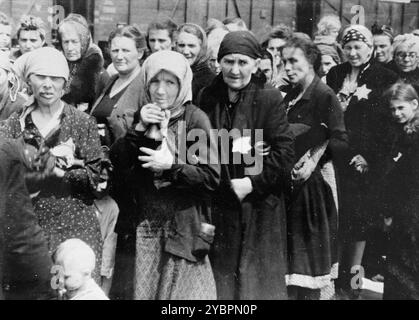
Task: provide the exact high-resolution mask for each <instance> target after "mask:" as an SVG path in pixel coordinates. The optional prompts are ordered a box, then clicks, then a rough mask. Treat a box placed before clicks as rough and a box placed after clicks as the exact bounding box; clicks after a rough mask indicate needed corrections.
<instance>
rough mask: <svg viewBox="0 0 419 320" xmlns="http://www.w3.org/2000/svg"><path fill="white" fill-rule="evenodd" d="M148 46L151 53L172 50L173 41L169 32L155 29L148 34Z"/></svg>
mask: <svg viewBox="0 0 419 320" xmlns="http://www.w3.org/2000/svg"><path fill="white" fill-rule="evenodd" d="M148 46H149V47H150V50H151V52H156V51H160V50H171V49H172V39H171V38H170V36H169V31H167V30H161V29H154V30H150V31H149V32H148Z"/></svg>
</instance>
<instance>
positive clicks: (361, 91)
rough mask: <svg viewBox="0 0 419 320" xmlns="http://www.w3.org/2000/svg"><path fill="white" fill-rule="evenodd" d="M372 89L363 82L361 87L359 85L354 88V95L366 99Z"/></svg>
mask: <svg viewBox="0 0 419 320" xmlns="http://www.w3.org/2000/svg"><path fill="white" fill-rule="evenodd" d="M371 91H372V90H371V89H368V88H367V85H366V84H364V85H363V86H362V87H359V88H357V89H356V92H355V93H354V96H356V97H357V98H358V100H361V99H368V95H369V94H370V92H371Z"/></svg>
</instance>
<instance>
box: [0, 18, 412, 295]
mask: <svg viewBox="0 0 419 320" xmlns="http://www.w3.org/2000/svg"><path fill="white" fill-rule="evenodd" d="M47 32H48V30H46V29H45V27H44V25H43V22H42V20H41V19H39V18H36V17H32V16H25V17H23V18H22V20H21V21H20V24H19V25H18V29H17V30H16V35H17V40H18V44H19V48H18V49H13V48H11V42H10V38H11V25H10V22H9V19H8V18H7V16H5V15H3V14H1V15H0V46H1V51H2V52H1V54H0V119H1V122H0V136H1V143H0V156H1V161H0V185H1V188H2V189H1V197H0V200H1V203H0V219H1V226H2V227H1V229H0V250H1V259H2V260H0V282H1V284H2V286H1V288H0V297H5V298H6V299H47V298H49V299H51V298H52V299H54V298H55V297H56V294H57V290H56V289H57V288H56V287H55V286H51V283H52V282H51V277H52V275H51V274H50V268H51V266H53V265H54V264H55V263H57V261H55V256H56V253H57V249H59V248H60V247H61V246H62V243H63V242H65V241H66V240H69V239H73V238H77V239H80V240H82V241H83V242H84V243H86V244H87V245H88V246H89V247H90V248H91V249H92V250H93V252H94V256H95V260H96V263H95V267H92V270H90V271H89V272H92V274H91V276H92V278H93V279H94V280H95V281H96V283H97V284H98V285H99V286H100V287H101V290H103V292H104V293H105V294H106V295H108V296H109V297H110V298H111V299H138V300H144V299H146V300H151V299H208V300H209V299H303V300H317V299H357V298H358V296H359V294H360V292H361V290H362V286H361V285H360V282H354V281H352V280H353V279H352V278H353V276H354V274H355V273H357V272H359V271H360V270H361V268H363V267H366V265H365V264H364V263H365V260H366V258H367V257H366V255H365V254H364V253H365V252H366V253H368V252H375V253H377V252H378V255H379V256H385V258H386V261H385V263H386V264H385V268H383V269H382V270H378V272H377V273H380V274H377V275H375V274H374V275H375V276H376V277H375V278H376V279H377V280H378V281H384V298H385V299H419V272H418V266H419V249H418V244H419V243H418V240H417V238H418V236H419V221H418V215H417V206H419V198H418V195H417V194H416V191H417V190H418V189H419V185H418V181H419V172H418V169H417V168H418V166H417V164H416V163H417V162H418V161H419V132H418V131H419V111H418V105H419V97H418V92H417V88H419V87H418V85H419V68H418V62H419V57H418V56H419V37H417V36H415V35H413V34H402V35H397V36H395V35H394V33H393V30H392V29H391V27H389V26H382V27H380V26H377V25H374V26H373V27H372V28H371V30H369V29H368V28H367V27H365V26H362V25H348V26H346V27H344V28H342V26H341V24H340V21H339V19H338V18H337V17H335V16H325V17H323V18H322V19H321V20H320V22H319V24H318V30H317V32H316V34H315V35H314V36H313V39H312V38H311V37H310V36H309V35H307V34H304V33H301V32H296V31H293V30H292V29H291V28H289V27H288V26H286V25H282V24H281V25H278V26H275V27H273V28H272V30H271V31H270V32H269V33H268V34H266V35H265V37H264V38H262V39H258V38H257V37H256V36H255V35H254V34H253V33H252V32H251V31H249V30H247V27H246V25H245V23H244V22H243V21H242V20H241V19H239V18H232V19H230V18H228V19H226V20H225V21H223V22H221V21H218V20H215V19H210V20H209V21H208V25H207V28H206V30H204V29H203V28H202V27H201V26H198V25H196V24H193V23H184V24H180V25H178V24H176V23H175V22H174V21H172V20H171V19H169V18H164V17H163V18H162V17H160V18H158V19H156V20H155V21H153V22H152V23H150V24H149V26H148V28H147V30H146V31H145V32H142V31H140V30H139V29H138V28H137V27H136V26H134V25H124V26H119V27H117V28H115V30H114V31H112V33H111V34H110V35H109V52H102V51H101V49H100V48H99V47H98V46H97V45H95V44H94V43H93V39H92V37H91V33H90V29H89V25H88V23H87V21H86V19H85V18H84V17H82V16H80V15H78V14H70V15H69V16H68V17H66V18H65V19H64V20H63V21H62V22H61V24H60V25H59V27H58V37H57V42H56V43H54V45H48V44H47V43H46V34H47ZM104 57H105V58H106V57H110V59H105V58H104ZM249 159H250V161H249ZM66 243H68V242H66ZM378 244H380V245H378ZM74 248H76V247H74ZM80 248H81V247H80ZM74 250H76V251H75V252H76V253H73V255H72V259H73V260H74V259H75V261H73V262H74V263H73V264H74V265H73V266H72V269H71V270H70V269H68V268H67V267H68V266H67V267H66V269H65V270H64V276H65V278H66V279H67V278H68V279H70V278H72V277H74V272H75V271H74V270H76V269H77V268H76V267H75V265H77V263H78V260H77V258H74V257H77V249H74ZM58 251H60V252H62V250H61V249H59V250H58ZM84 252H85V251H84ZM83 257H84V255H83V252H80V261H81V260H83V259H84V258H83ZM363 261H364V262H363ZM77 270H79V269H77ZM80 270H81V269H80ZM374 271H375V270H374ZM83 272H84V271H83ZM367 272H368V270H367ZM82 278H83V277H80V279H82ZM68 279H67V280H68ZM83 279H84V278H83ZM89 279H90V278H89ZM67 280H65V279H64V288H61V289H64V291H65V290H67V292H68V293H71V292H72V291H73V295H71V294H68V297H70V298H71V297H72V296H76V294H74V292H76V291H75V290H78V288H82V287H83V285H82V282H83V281H82V280H80V281H79V282H80V284H79V287H77V286H76V285H75V284H74V283H75V282H74V281H73V283H72V284H70V281H69V280H68V281H67ZM73 280H74V279H73ZM89 283H90V282H89ZM83 288H84V287H83ZM80 290H81V289H80ZM79 296H80V294H79Z"/></svg>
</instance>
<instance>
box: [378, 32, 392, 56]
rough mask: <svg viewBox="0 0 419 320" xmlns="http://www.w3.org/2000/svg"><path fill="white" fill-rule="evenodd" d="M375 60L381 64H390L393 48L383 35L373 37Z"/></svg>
mask: <svg viewBox="0 0 419 320" xmlns="http://www.w3.org/2000/svg"><path fill="white" fill-rule="evenodd" d="M374 50H375V58H376V59H377V60H378V61H379V62H382V63H387V62H390V60H391V59H392V58H393V47H392V45H391V41H390V38H389V37H388V36H385V35H376V36H374Z"/></svg>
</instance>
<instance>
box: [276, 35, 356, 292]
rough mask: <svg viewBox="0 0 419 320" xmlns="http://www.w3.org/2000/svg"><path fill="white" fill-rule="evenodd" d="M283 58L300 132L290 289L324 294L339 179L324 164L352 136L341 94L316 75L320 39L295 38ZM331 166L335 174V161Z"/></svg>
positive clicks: (292, 117) (333, 266) (290, 218)
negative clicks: (329, 177) (330, 179)
mask: <svg viewBox="0 0 419 320" xmlns="http://www.w3.org/2000/svg"><path fill="white" fill-rule="evenodd" d="M282 57H283V61H284V62H283V63H284V68H285V72H286V73H287V76H288V78H289V80H290V82H291V84H292V88H291V89H290V91H289V93H288V94H287V95H286V96H285V98H284V101H283V103H282V104H283V107H284V108H285V109H286V111H287V114H288V121H289V122H290V126H291V128H292V130H293V132H294V135H295V136H296V141H295V152H296V162H295V164H294V168H293V170H292V172H291V176H292V181H293V182H292V186H293V188H292V192H291V195H290V199H289V205H288V212H287V234H288V259H289V260H288V272H287V285H288V292H289V298H291V299H303V300H306V299H309V300H311V299H319V298H320V290H321V289H322V288H324V287H326V286H330V283H331V279H332V278H333V277H336V271H337V208H336V204H335V201H334V195H333V192H332V188H334V191H335V192H336V182H335V181H333V183H332V184H329V183H328V182H326V180H325V179H324V178H323V176H322V174H321V171H320V169H321V168H322V167H323V165H324V164H325V163H327V162H330V161H331V160H332V159H338V158H339V156H340V157H341V156H342V153H344V152H345V151H346V149H347V147H348V138H347V134H346V131H345V124H344V120H343V112H342V109H341V107H340V104H339V101H338V99H337V97H336V95H335V94H334V92H333V90H332V89H331V88H330V87H328V86H327V85H325V84H324V83H323V82H322V81H321V80H320V78H319V77H318V76H316V74H315V69H316V66H317V65H318V64H319V62H320V51H319V50H318V49H317V48H316V46H315V45H314V43H313V42H312V41H311V40H306V39H299V38H291V39H290V40H289V41H288V42H287V43H286V44H285V46H284V49H283V51H282ZM326 149H327V150H326ZM330 170H331V171H332V172H331V175H332V176H334V172H333V165H331V164H330ZM335 197H336V196H335ZM333 273H334V274H333Z"/></svg>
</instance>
